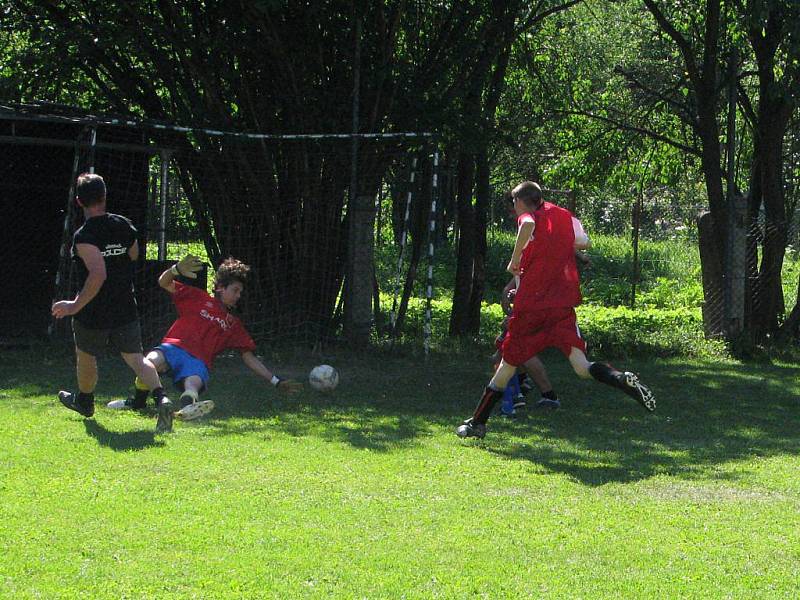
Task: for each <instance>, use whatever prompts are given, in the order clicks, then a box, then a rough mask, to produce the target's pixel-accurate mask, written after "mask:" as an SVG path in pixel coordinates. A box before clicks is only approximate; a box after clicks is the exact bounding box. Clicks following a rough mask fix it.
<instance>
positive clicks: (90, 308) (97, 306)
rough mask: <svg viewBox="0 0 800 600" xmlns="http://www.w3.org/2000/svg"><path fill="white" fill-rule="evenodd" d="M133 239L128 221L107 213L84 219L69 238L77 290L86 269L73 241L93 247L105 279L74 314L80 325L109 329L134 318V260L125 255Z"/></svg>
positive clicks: (136, 315)
mask: <svg viewBox="0 0 800 600" xmlns="http://www.w3.org/2000/svg"><path fill="white" fill-rule="evenodd" d="M135 241H136V228H135V227H134V226H133V224H132V223H131V222H130V220H129V219H127V218H125V217H123V216H121V215H115V214H111V213H106V214H104V215H100V216H98V217H91V218H90V219H87V221H86V222H85V223H84V224H83V225H82V226H81V227H80V228H79V229H78V231H76V232H75V235H74V236H73V237H72V260H74V261H75V265H76V269H77V273H78V289H81V288H82V287H83V284H84V283H85V282H86V277H87V276H88V275H89V270H88V269H87V268H86V265H85V264H84V262H83V260H82V259H81V258H80V257H79V256H78V253H77V248H76V245H77V244H91V245H92V246H97V247H98V248H99V249H100V253H101V254H102V255H103V259H104V260H105V263H106V280H105V281H104V282H103V286H102V287H101V288H100V291H99V292H98V293H97V295H96V296H95V297H94V298H92V300H91V301H90V302H89V304H87V305H86V306H84V307H83V308H82V309H81V310H80V311H79V312H78V313H77V314H76V315H75V316H74V318H75V319H77V320H78V321H79V322H80V324H81V325H83V326H84V327H88V328H89V329H111V328H113V327H119V326H120V325H126V324H127V323H130V322H131V321H135V320H136V319H137V318H138V316H139V314H138V312H137V310H136V297H135V296H134V293H133V267H134V262H133V261H132V260H131V259H130V256H128V250H129V249H130V247H131V246H133V244H134V242H135Z"/></svg>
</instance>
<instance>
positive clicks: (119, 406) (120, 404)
mask: <svg viewBox="0 0 800 600" xmlns="http://www.w3.org/2000/svg"><path fill="white" fill-rule="evenodd" d="M106 408H111V409H113V410H126V409H132V408H134V406H133V398H126V399H125V400H122V399H120V400H112V401H111V402H109V403H108V404H106ZM144 408H145V407H144V406H142V408H141V409H139V410H144Z"/></svg>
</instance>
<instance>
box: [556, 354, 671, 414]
mask: <svg viewBox="0 0 800 600" xmlns="http://www.w3.org/2000/svg"><path fill="white" fill-rule="evenodd" d="M569 362H570V364H571V365H572V368H573V369H574V370H575V373H577V374H578V377H581V378H582V379H589V378H594V379H596V380H597V381H599V382H600V383H604V384H606V385H610V386H611V387H615V388H617V389H618V390H622V391H623V392H625V393H626V394H627V395H628V396H630V397H631V398H633V399H634V400H636V401H637V402H638V403H639V404H641V405H642V406H643V407H644V408H645V409H646V410H648V411H650V412H653V411H654V410H655V409H656V400H655V397H654V396H653V392H652V391H651V390H650V388H649V387H647V386H646V385H645V384H644V383H642V382H641V381H640V380H639V377H638V376H637V375H636V374H635V373H631V372H630V371H619V370H617V369H615V368H614V367H612V366H611V365H608V364H606V363H601V362H589V360H588V359H587V358H586V355H585V354H584V353H583V352H581V351H580V350H578V349H577V348H573V349H572V352H570V355H569Z"/></svg>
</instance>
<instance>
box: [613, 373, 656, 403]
mask: <svg viewBox="0 0 800 600" xmlns="http://www.w3.org/2000/svg"><path fill="white" fill-rule="evenodd" d="M619 382H620V388H621V389H622V391H623V392H625V393H626V394H628V396H630V397H631V398H633V399H634V400H636V401H637V402H638V403H639V404H641V405H642V406H644V408H645V409H646V410H648V411H650V412H653V411H655V409H656V398H655V396H654V395H653V392H652V391H651V390H650V388H649V387H647V386H646V385H645V384H643V383H642V382H641V381H639V378H638V377H637V376H636V374H635V373H631V372H630V371H625V372H624V373H622V376H621V377H620V378H619Z"/></svg>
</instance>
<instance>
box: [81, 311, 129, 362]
mask: <svg viewBox="0 0 800 600" xmlns="http://www.w3.org/2000/svg"><path fill="white" fill-rule="evenodd" d="M72 333H73V336H74V338H75V346H77V348H78V349H79V350H80V351H81V352H85V353H86V354H91V355H92V356H101V355H102V354H105V352H106V349H107V348H109V347H111V348H112V349H114V350H116V351H117V352H121V353H123V354H141V353H142V332H141V330H140V329H139V320H138V319H137V320H135V321H131V322H130V323H126V324H125V325H120V326H119V327H114V328H113V329H89V328H87V327H86V326H85V325H81V324H80V323H79V322H78V321H77V320H76V319H72Z"/></svg>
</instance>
